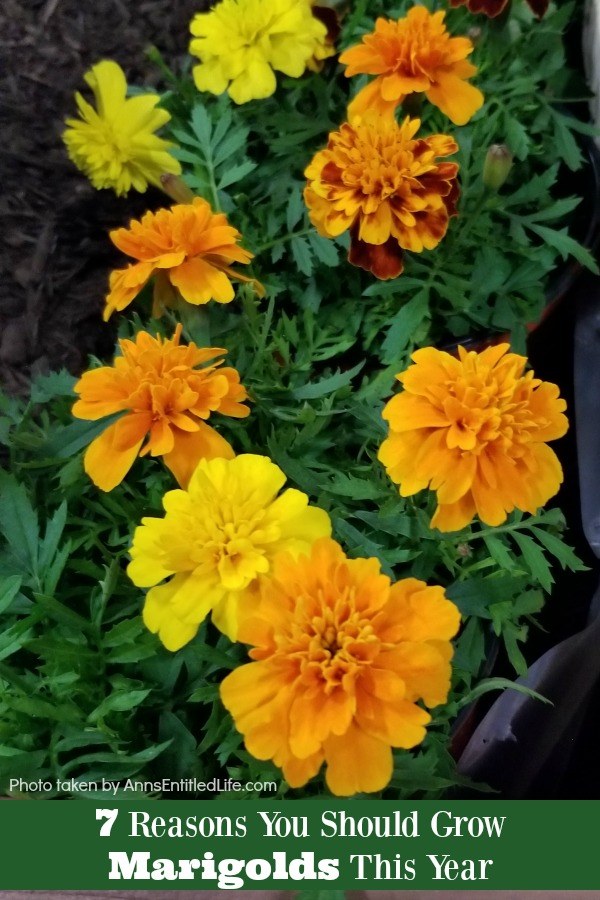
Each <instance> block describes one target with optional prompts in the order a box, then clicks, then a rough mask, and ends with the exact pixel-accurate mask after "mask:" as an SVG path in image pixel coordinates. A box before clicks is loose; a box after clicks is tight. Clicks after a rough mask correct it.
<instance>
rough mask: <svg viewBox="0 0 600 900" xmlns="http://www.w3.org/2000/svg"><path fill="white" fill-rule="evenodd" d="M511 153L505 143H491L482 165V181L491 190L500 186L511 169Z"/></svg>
mask: <svg viewBox="0 0 600 900" xmlns="http://www.w3.org/2000/svg"><path fill="white" fill-rule="evenodd" d="M512 164H513V155H512V153H511V152H510V150H509V149H508V147H507V146H506V144H492V145H491V147H490V148H489V150H488V152H487V155H486V157H485V163H484V165H483V183H484V185H485V186H486V187H487V188H489V189H490V190H492V191H497V190H499V188H501V187H502V185H503V184H504V182H505V181H506V179H507V178H508V173H509V172H510V170H511V169H512Z"/></svg>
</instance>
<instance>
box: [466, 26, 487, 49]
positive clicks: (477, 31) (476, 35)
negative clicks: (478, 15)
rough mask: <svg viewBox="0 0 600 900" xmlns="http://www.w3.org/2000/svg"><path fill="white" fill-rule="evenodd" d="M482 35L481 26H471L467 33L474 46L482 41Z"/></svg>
mask: <svg viewBox="0 0 600 900" xmlns="http://www.w3.org/2000/svg"><path fill="white" fill-rule="evenodd" d="M482 34H483V31H482V30H481V28H480V27H479V25H473V26H471V28H469V30H468V31H467V37H468V38H469V39H470V40H471V41H472V42H473V43H474V44H478V43H479V41H480V40H481V35H482Z"/></svg>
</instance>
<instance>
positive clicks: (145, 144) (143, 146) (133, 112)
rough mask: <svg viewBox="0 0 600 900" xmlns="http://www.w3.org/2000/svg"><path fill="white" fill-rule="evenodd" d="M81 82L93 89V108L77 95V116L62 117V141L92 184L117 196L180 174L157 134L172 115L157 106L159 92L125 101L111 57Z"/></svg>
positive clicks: (123, 83) (121, 78)
mask: <svg viewBox="0 0 600 900" xmlns="http://www.w3.org/2000/svg"><path fill="white" fill-rule="evenodd" d="M84 80H85V82H86V84H87V85H88V86H89V87H90V88H91V89H92V91H93V93H94V98H95V101H96V108H95V109H94V107H93V106H91V105H90V104H89V103H88V102H87V101H86V100H84V99H83V97H82V96H81V94H80V93H76V94H75V101H76V103H77V108H78V110H79V116H80V118H79V119H67V120H66V125H67V128H66V129H65V131H64V132H63V140H64V142H65V144H66V146H67V150H68V153H69V156H70V158H71V159H72V161H73V162H74V163H75V165H76V166H77V168H78V169H81V171H82V172H83V173H84V174H85V175H87V177H88V178H89V180H90V181H91V183H92V184H93V186H94V187H95V188H98V189H101V188H112V189H113V190H114V191H115V192H116V193H117V194H118V195H123V194H127V193H128V191H130V190H131V189H132V188H133V189H134V190H136V191H141V192H143V191H145V190H146V188H147V187H148V184H154V185H157V186H160V176H161V175H163V174H164V173H171V174H175V175H177V174H179V173H180V172H181V166H180V164H179V162H178V161H177V160H176V159H175V158H174V157H173V156H171V154H170V153H169V148H170V147H172V146H173V144H172V143H170V142H169V141H165V140H163V138H159V137H157V135H156V134H155V132H156V131H158V129H159V128H162V126H163V125H165V124H166V123H167V122H168V121H169V120H170V118H171V116H170V115H169V113H168V112H167V111H166V110H165V109H156V105H157V104H158V102H159V100H160V97H158V95H157V94H143V95H141V96H138V97H130V98H129V99H127V98H126V94H127V82H126V80H125V74H124V72H123V70H122V69H121V67H120V66H119V65H118V64H117V63H116V62H113V61H112V60H106V59H105V60H102V62H99V63H96V65H94V66H92V68H91V69H89V71H87V72H86V73H85V75H84Z"/></svg>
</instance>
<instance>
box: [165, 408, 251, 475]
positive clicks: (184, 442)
mask: <svg viewBox="0 0 600 900" xmlns="http://www.w3.org/2000/svg"><path fill="white" fill-rule="evenodd" d="M221 412H224V410H223V409H221ZM196 424H197V427H198V430H197V431H191V432H188V433H187V434H179V435H178V437H177V442H176V443H175V445H174V447H173V449H172V450H171V452H170V453H166V454H165V456H164V457H163V461H164V464H165V466H166V467H167V468H168V469H169V470H170V471H171V472H172V473H173V475H174V476H175V478H176V479H177V483H178V484H180V485H181V486H182V487H183V488H185V487H187V486H188V484H189V481H190V478H191V477H192V475H193V473H194V469H195V468H196V465H197V464H198V460H199V459H214V458H215V457H222V458H223V459H233V457H234V456H235V453H234V451H233V447H232V446H231V444H230V443H229V442H228V441H226V440H225V438H224V437H221V435H220V434H219V433H218V432H217V431H215V429H214V428H211V427H210V425H206V424H205V423H204V422H197V423H196Z"/></svg>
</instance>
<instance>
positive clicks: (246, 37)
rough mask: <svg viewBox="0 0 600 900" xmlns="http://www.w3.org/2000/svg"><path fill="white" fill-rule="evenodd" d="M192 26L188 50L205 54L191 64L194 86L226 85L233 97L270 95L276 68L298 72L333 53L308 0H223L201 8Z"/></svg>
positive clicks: (217, 90) (214, 89)
mask: <svg viewBox="0 0 600 900" xmlns="http://www.w3.org/2000/svg"><path fill="white" fill-rule="evenodd" d="M190 30H191V32H192V35H193V39H192V41H191V42H190V53H192V54H193V55H194V56H197V57H199V59H200V60H201V62H200V65H197V66H194V68H193V75H194V81H195V83H196V87H197V88H198V90H199V91H209V92H210V93H212V94H222V93H223V92H224V91H227V92H228V94H229V96H230V97H231V99H232V100H233V101H234V103H247V102H248V101H249V100H261V99H263V98H265V97H270V96H271V94H273V93H274V92H275V88H276V87H277V81H276V78H275V72H283V74H284V75H288V76H290V77H291V78H299V77H300V76H301V75H302V74H303V72H304V71H305V70H306V68H307V67H308V66H309V65H313V66H314V63H315V61H318V60H320V59H323V58H325V57H326V56H329V55H330V53H331V49H330V47H329V46H328V45H327V40H326V39H327V28H326V27H325V25H324V24H323V23H322V22H321V21H319V19H318V18H316V17H315V16H314V15H313V13H312V9H311V3H310V0H269V2H268V3H265V2H264V0H221V2H220V3H218V4H217V5H216V6H215V7H214V9H212V10H211V11H210V12H207V13H198V15H196V16H195V17H194V19H193V20H192V23H191V25H190Z"/></svg>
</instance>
